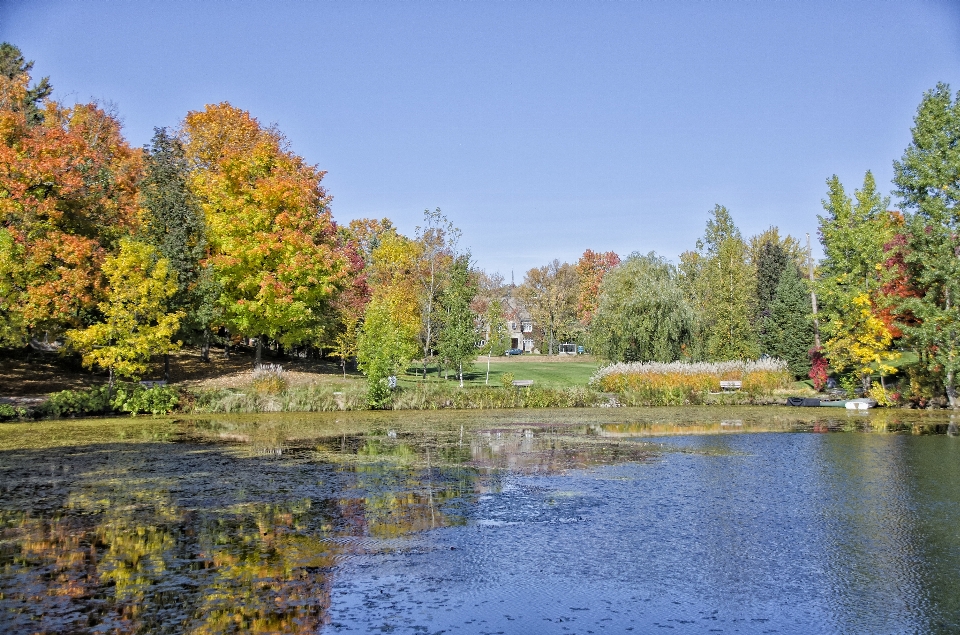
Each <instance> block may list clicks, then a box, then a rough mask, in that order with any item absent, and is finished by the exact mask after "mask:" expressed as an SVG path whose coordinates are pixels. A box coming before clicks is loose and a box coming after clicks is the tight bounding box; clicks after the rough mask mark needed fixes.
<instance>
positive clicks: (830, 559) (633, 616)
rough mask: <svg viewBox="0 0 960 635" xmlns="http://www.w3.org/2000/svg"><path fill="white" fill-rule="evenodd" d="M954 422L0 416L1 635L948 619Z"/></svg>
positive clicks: (933, 622) (726, 416) (954, 578)
mask: <svg viewBox="0 0 960 635" xmlns="http://www.w3.org/2000/svg"><path fill="white" fill-rule="evenodd" d="M956 433H957V427H956V425H955V423H954V420H953V418H952V417H951V416H950V415H949V414H942V413H940V414H938V413H918V412H904V411H887V412H884V411H873V412H871V413H869V414H866V413H864V414H861V413H847V412H834V411H830V412H824V411H823V410H821V409H815V408H813V409H788V408H770V407H767V408H760V407H757V408H673V409H672V408H648V409H628V408H617V409H584V410H574V409H571V410H540V411H536V410H525V411H485V412H477V411H469V412H464V411H441V412H409V411H408V412H402V413H392V412H386V413H336V414H308V415H305V414H301V415H293V414H277V415H256V416H253V415H251V416H209V417H203V418H190V419H183V420H177V421H168V420H157V419H149V418H147V419H143V418H138V419H106V420H86V421H57V422H42V423H35V424H9V425H2V426H0V531H2V535H0V626H2V627H3V628H2V631H3V632H4V633H234V632H262V633H317V632H321V633H369V632H374V633H378V632H384V633H600V632H609V633H625V632H635V633H648V632H653V631H655V630H657V631H658V630H659V629H660V628H663V629H666V630H669V631H670V632H673V633H707V632H717V633H809V632H819V633H952V632H958V631H960V585H958V584H957V582H958V574H960V540H958V531H960V492H958V487H957V484H958V483H960V438H956Z"/></svg>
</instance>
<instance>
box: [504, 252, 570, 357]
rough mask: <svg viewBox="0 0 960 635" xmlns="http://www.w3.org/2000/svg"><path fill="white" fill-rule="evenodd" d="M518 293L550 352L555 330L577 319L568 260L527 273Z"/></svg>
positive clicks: (551, 352) (557, 261) (550, 352)
mask: <svg viewBox="0 0 960 635" xmlns="http://www.w3.org/2000/svg"><path fill="white" fill-rule="evenodd" d="M518 295H519V297H520V299H521V301H522V302H523V303H524V306H526V307H527V310H528V311H529V312H530V315H531V317H533V321H534V323H535V324H536V325H537V326H538V327H540V328H541V329H542V331H543V334H544V336H545V339H546V340H547V341H548V345H549V348H548V354H550V355H553V344H554V342H555V339H556V334H557V331H558V330H560V329H562V328H563V327H564V326H565V325H567V324H568V323H569V322H571V321H573V320H574V319H576V298H577V273H576V270H575V269H574V268H573V267H571V266H570V265H569V264H567V263H565V262H564V263H561V262H560V261H559V260H556V259H554V261H553V262H551V263H550V264H548V265H546V266H543V267H539V268H534V269H531V270H530V271H528V272H527V273H526V276H525V278H524V281H523V284H522V285H521V286H520V288H519V289H518Z"/></svg>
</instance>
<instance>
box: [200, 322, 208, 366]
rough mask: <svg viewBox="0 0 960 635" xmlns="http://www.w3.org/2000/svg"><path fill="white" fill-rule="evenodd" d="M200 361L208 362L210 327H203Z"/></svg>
mask: <svg viewBox="0 0 960 635" xmlns="http://www.w3.org/2000/svg"><path fill="white" fill-rule="evenodd" d="M200 361H201V362H204V363H207V364H209V363H210V329H203V344H201V345H200Z"/></svg>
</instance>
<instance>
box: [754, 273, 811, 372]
mask: <svg viewBox="0 0 960 635" xmlns="http://www.w3.org/2000/svg"><path fill="white" fill-rule="evenodd" d="M769 307H770V308H769V311H770V314H769V316H768V317H767V318H766V320H765V324H766V329H765V332H764V337H765V341H764V348H765V352H766V353H767V354H768V355H770V356H771V357H778V358H780V359H782V360H784V361H786V362H787V364H788V365H789V367H790V372H791V373H793V374H794V376H795V377H803V376H806V375H807V373H808V372H809V371H810V358H809V355H808V352H809V351H810V349H811V348H813V320H812V307H811V304H810V295H809V293H807V286H806V285H805V284H804V282H803V279H802V278H801V277H800V271H799V270H797V267H796V265H794V264H793V263H792V262H790V263H788V264H787V266H786V267H785V268H784V269H783V272H782V273H781V274H780V280H779V282H778V283H777V287H776V289H774V294H773V299H772V300H771V301H770V304H769Z"/></svg>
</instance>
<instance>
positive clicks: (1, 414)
mask: <svg viewBox="0 0 960 635" xmlns="http://www.w3.org/2000/svg"><path fill="white" fill-rule="evenodd" d="M18 415H19V413H18V412H17V409H16V408H14V407H13V406H11V405H10V404H8V403H0V420H7V419H13V418H15V417H17V416H18Z"/></svg>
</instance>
